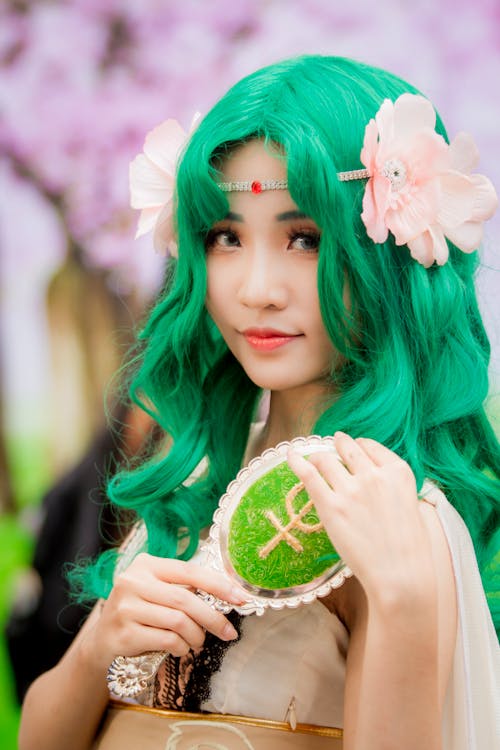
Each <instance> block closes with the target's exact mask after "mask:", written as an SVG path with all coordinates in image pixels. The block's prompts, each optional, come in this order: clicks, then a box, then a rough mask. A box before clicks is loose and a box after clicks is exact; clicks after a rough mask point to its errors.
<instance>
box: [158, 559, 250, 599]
mask: <svg viewBox="0 0 500 750" xmlns="http://www.w3.org/2000/svg"><path fill="white" fill-rule="evenodd" d="M151 564H152V567H153V572H154V574H155V575H156V576H157V577H158V578H159V579H160V580H162V581H165V582H166V583H177V584H180V585H181V586H192V587H193V588H194V589H201V590H202V591H206V592H207V593H209V594H214V596H216V597H217V598H219V599H223V600H224V601H226V602H231V604H243V603H244V602H246V601H248V600H249V596H248V594H247V593H246V592H245V591H243V589H242V588H240V587H239V586H238V585H237V584H234V583H231V582H230V581H228V579H227V578H225V576H223V575H222V574H221V573H217V572H216V571H214V570H212V569H209V568H203V567H202V566H201V565H197V564H196V563H192V562H184V561H182V560H170V559H165V558H162V557H152V563H151Z"/></svg>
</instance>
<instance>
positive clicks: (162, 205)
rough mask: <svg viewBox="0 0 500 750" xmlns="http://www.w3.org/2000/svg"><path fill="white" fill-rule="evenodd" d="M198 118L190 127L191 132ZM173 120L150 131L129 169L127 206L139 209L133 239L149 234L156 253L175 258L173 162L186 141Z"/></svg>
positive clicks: (182, 132)
mask: <svg viewBox="0 0 500 750" xmlns="http://www.w3.org/2000/svg"><path fill="white" fill-rule="evenodd" d="M198 117H199V114H198V113H197V114H196V115H195V116H194V118H193V122H192V124H191V129H190V131H189V132H192V130H193V128H194V126H195V124H196V122H197V120H198ZM188 136H189V133H186V132H185V131H184V130H183V129H182V127H181V126H180V125H179V123H178V122H177V120H166V121H165V122H163V123H162V124H161V125H158V126H157V127H156V128H154V130H151V131H150V132H149V133H148V134H147V136H146V140H145V141H144V153H142V154H139V155H138V156H136V157H135V159H134V160H133V162H132V163H131V165H130V205H131V206H132V208H138V209H141V215H140V216H139V224H138V227H137V233H136V235H135V236H136V239H137V238H138V237H141V236H142V235H143V234H146V233H147V232H150V231H151V230H153V244H154V248H155V250H156V251H157V252H159V253H162V254H165V253H166V252H167V251H169V252H170V254H171V255H173V256H174V257H176V256H177V245H176V242H175V230H174V225H173V197H174V189H175V170H176V166H177V161H178V159H179V156H180V154H181V152H182V149H183V148H184V145H185V143H186V141H187V139H188Z"/></svg>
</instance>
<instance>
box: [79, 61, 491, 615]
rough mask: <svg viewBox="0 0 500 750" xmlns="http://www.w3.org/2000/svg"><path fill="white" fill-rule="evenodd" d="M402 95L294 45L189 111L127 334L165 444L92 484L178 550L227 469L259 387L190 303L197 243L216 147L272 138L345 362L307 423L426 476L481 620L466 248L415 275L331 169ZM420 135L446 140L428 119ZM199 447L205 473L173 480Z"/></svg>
mask: <svg viewBox="0 0 500 750" xmlns="http://www.w3.org/2000/svg"><path fill="white" fill-rule="evenodd" d="M408 91H409V92H412V93H416V90H415V89H414V88H412V87H411V86H409V85H408V84H407V83H405V82H404V81H402V80H401V79H399V78H397V77H395V76H393V75H391V74H389V73H387V72H385V71H382V70H380V69H377V68H373V67H370V66H367V65H363V64H360V63H357V62H354V61H352V60H348V59H343V58H334V57H320V56H304V57H299V58H296V59H292V60H287V61H284V62H281V63H277V64H275V65H271V66H269V67H266V68H263V69H262V70H259V71H257V72H256V73H254V74H252V75H250V76H248V77H246V78H244V79H243V80H242V81H240V82H239V83H237V84H236V85H235V86H234V87H233V88H231V89H230V91H229V92H228V93H227V94H226V95H225V96H224V97H223V98H222V99H221V100H220V101H219V102H218V103H217V104H216V105H215V106H214V108H213V109H212V110H211V111H210V112H209V113H208V114H207V115H206V117H205V118H204V119H203V120H202V121H201V123H200V125H199V126H198V128H197V130H196V131H195V132H194V134H193V135H192V137H191V139H190V142H189V144H188V146H187V148H186V150H185V153H184V154H183V157H182V159H181V161H180V164H179V167H178V174H177V196H176V201H177V208H176V222H177V229H178V245H179V260H178V261H175V260H171V261H170V263H169V273H168V278H167V281H166V284H165V287H164V290H163V292H162V295H161V297H160V298H159V300H158V302H157V304H156V306H155V307H154V309H153V310H152V312H151V315H150V317H149V320H148V322H147V324H146V325H145V327H144V330H143V331H142V334H141V341H142V351H141V356H140V360H139V364H138V365H137V364H136V370H135V374H134V377H133V380H132V384H131V396H132V399H133V400H134V401H135V402H136V403H138V404H140V405H141V406H142V407H143V408H144V409H145V410H147V411H148V412H150V413H151V414H152V415H153V416H154V418H155V419H156V420H157V422H158V423H159V425H160V426H161V428H163V430H164V431H165V433H166V434H168V435H169V436H170V438H171V448H170V450H169V451H168V452H166V453H165V452H164V451H163V452H160V453H159V454H157V455H153V456H151V457H150V458H149V459H148V460H146V461H144V462H142V463H141V464H140V465H139V466H138V467H136V468H135V469H133V470H131V469H129V470H123V471H121V472H120V473H119V474H117V475H116V476H115V477H113V479H112V480H111V481H110V483H109V488H108V492H109V497H110V499H111V500H112V501H113V502H114V503H116V504H118V505H119V506H122V507H123V506H124V507H126V508H129V509H133V510H134V511H136V513H137V515H138V516H139V517H141V518H142V519H143V520H144V522H145V524H146V526H147V531H148V550H149V552H150V553H152V554H154V555H161V556H169V557H175V556H180V557H181V558H182V559H188V558H190V557H191V556H192V555H193V553H194V551H195V549H196V547H197V544H198V539H199V531H200V529H201V528H203V527H205V526H207V525H208V524H210V521H211V517H212V514H213V512H214V509H215V508H216V505H217V502H218V499H219V497H220V496H221V495H222V494H223V492H224V491H225V488H226V486H227V484H228V483H229V482H230V480H231V479H233V478H234V476H235V475H236V473H237V471H238V469H239V468H240V465H241V462H242V457H243V454H244V449H245V445H246V442H247V439H248V434H249V428H250V424H251V422H252V420H253V419H254V418H255V415H256V410H257V408H258V404H259V399H260V396H261V393H260V391H259V389H258V388H257V386H255V384H253V383H252V382H251V381H250V379H249V378H248V377H247V375H246V374H245V372H244V371H243V369H242V367H241V366H240V364H239V363H238V362H237V360H236V359H235V358H234V357H233V355H232V354H231V353H230V352H229V351H228V349H227V346H226V345H225V343H224V341H223V340H222V338H221V336H220V334H219V332H218V331H217V329H216V328H215V326H214V324H213V322H212V321H211V319H210V318H209V316H208V314H207V311H206V308H205V294H206V269H205V239H206V235H207V232H208V230H209V229H210V228H211V226H212V225H213V224H214V222H216V221H218V220H220V219H221V218H222V217H224V216H225V214H226V213H227V211H228V203H227V200H226V197H225V195H224V194H223V193H222V192H221V191H220V190H219V188H218V187H217V186H216V184H215V182H216V180H217V177H218V176H219V178H220V175H218V168H220V166H221V164H222V163H223V160H224V158H225V157H226V156H227V155H230V154H231V151H232V150H233V149H234V148H235V147H236V146H237V145H239V144H241V143H244V142H246V141H248V140H251V139H255V138H259V139H262V140H263V141H265V142H267V143H277V144H280V145H281V147H282V151H283V152H284V154H285V155H286V163H287V169H288V183H289V190H290V193H291V195H292V197H293V199H294V201H295V202H296V203H297V205H298V206H299V207H300V209H301V210H303V211H304V212H305V213H306V214H307V215H309V216H311V217H312V218H313V219H314V220H315V221H316V223H317V224H318V226H320V227H321V230H322V238H321V247H320V254H319V263H318V289H319V298H320V305H321V310H322V315H323V319H324V323H325V327H326V329H327V331H328V334H329V336H330V338H331V340H332V342H333V345H334V346H335V348H336V349H337V350H338V351H339V352H341V353H342V354H343V355H344V358H345V360H346V362H347V364H346V365H345V366H344V367H343V368H342V369H341V371H340V372H336V373H332V376H331V377H332V379H334V380H335V386H336V391H337V396H336V398H335V401H333V402H332V403H331V404H330V405H329V406H328V408H326V410H325V411H324V413H322V414H321V416H320V417H319V419H318V421H317V423H316V425H315V426H314V432H315V433H317V434H321V435H327V434H333V433H334V432H335V431H336V430H343V431H345V432H347V433H349V434H350V435H352V436H353V437H358V436H364V437H371V438H373V439H375V440H377V441H380V442H381V443H383V444H384V445H386V446H388V447H389V448H391V449H393V450H394V451H396V452H397V453H398V454H399V455H400V456H402V457H403V458H404V459H405V460H407V461H408V462H409V464H410V465H411V467H412V469H413V471H414V473H415V475H416V478H417V483H418V485H419V486H421V485H422V483H423V481H424V478H426V477H427V478H429V479H431V480H433V481H435V482H436V483H437V484H438V485H439V486H440V487H441V488H442V489H443V490H444V492H445V493H446V495H447V497H448V499H449V500H450V502H451V503H453V505H454V506H455V508H456V509H457V510H458V511H459V513H460V514H461V515H462V517H463V519H464V520H465V523H466V524H467V526H468V528H469V531H470V533H471V536H472V539H473V541H474V545H475V550H476V554H477V557H478V561H479V565H480V568H481V571H482V575H483V583H484V586H485V589H486V591H487V594H488V601H489V604H490V608H491V611H492V613H493V615H494V619H495V620H496V624H497V626H498V624H499V622H500V598H499V593H498V589H499V588H500V587H499V586H498V574H497V571H498V562H499V559H498V554H497V558H496V560H495V553H496V552H497V550H498V546H499V545H498V540H499V534H498V526H499V523H498V521H499V490H500V480H499V466H500V448H499V445H498V442H497V439H496V437H495V435H494V432H493V430H492V428H491V426H490V423H489V422H488V419H487V417H486V416H485V412H484V409H483V402H484V400H485V398H486V395H487V391H488V377H487V367H488V360H489V353H490V349H489V344H488V340H487V336H486V333H485V330H484V327H483V323H482V321H481V317H480V314H479V310H478V305H477V300H476V295H475V290H474V274H475V271H476V268H477V265H478V259H477V254H476V253H473V254H465V253H462V252H460V251H458V250H457V249H456V248H455V247H454V246H452V245H450V260H449V262H448V263H446V264H445V265H443V266H440V267H438V266H433V267H431V268H429V269H425V268H424V267H423V266H422V265H420V264H419V263H417V262H416V261H414V260H413V259H412V258H411V257H410V254H409V251H408V248H407V247H397V246H396V245H395V244H394V241H393V238H392V237H391V236H389V238H388V240H387V241H386V242H385V243H383V244H380V245H376V244H374V243H373V242H372V241H371V240H370V239H369V238H368V237H367V235H366V231H365V228H364V226H363V224H362V222H361V219H360V214H361V210H362V207H361V201H362V195H363V191H364V182H363V181H353V182H340V181H339V180H338V178H337V172H339V171H345V170H351V169H357V168H361V167H362V164H361V163H360V151H361V146H362V143H363V137H364V129H365V127H366V124H367V123H368V121H369V120H370V119H371V118H372V117H374V115H375V113H376V112H377V110H378V109H379V107H380V105H381V103H382V101H383V100H384V99H385V98H389V99H391V100H395V99H396V98H397V97H398V96H399V95H401V94H402V93H404V92H408ZM436 129H437V130H438V132H440V133H441V134H442V135H443V136H444V137H445V138H446V133H445V131H444V128H443V125H442V123H441V120H440V119H439V117H438V119H437V127H436ZM243 177H244V176H243ZM346 278H347V283H348V286H349V290H350V300H351V305H350V308H349V309H347V308H346V305H345V303H344V299H343V289H344V284H345V281H346ZM204 458H206V459H207V463H206V469H205V471H204V472H202V473H201V476H200V478H199V479H198V480H197V481H195V482H194V483H192V484H188V485H186V484H185V482H186V480H187V479H188V477H189V476H190V474H191V473H192V472H193V470H194V469H195V468H196V467H197V465H198V464H199V463H200V461H202V459H204ZM181 535H183V536H184V537H185V543H184V545H183V547H184V551H183V552H182V553H181V554H179V549H180V547H179V538H180V536H181ZM108 563H109V564H108ZM112 564H113V560H111V561H110V560H109V559H108V558H107V557H104V558H102V559H101V560H100V561H98V562H97V563H96V564H95V565H93V566H91V567H89V568H87V570H86V575H85V576H84V587H86V589H87V592H88V591H92V592H93V593H94V594H97V595H106V594H107V593H108V592H109V589H110V586H111V576H110V566H112Z"/></svg>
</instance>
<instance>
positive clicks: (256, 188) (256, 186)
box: [250, 180, 262, 194]
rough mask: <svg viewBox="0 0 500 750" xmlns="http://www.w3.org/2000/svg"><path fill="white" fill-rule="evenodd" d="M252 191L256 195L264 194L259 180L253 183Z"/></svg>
mask: <svg viewBox="0 0 500 750" xmlns="http://www.w3.org/2000/svg"><path fill="white" fill-rule="evenodd" d="M250 189H251V191H252V193H255V194H257V193H262V183H261V182H259V181H258V180H254V182H252V184H251V186H250Z"/></svg>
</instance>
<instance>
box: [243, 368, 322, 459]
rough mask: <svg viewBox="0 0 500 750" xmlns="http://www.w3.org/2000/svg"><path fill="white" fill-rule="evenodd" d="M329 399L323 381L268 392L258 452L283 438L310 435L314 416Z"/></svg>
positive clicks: (316, 415) (316, 417) (315, 417)
mask: <svg viewBox="0 0 500 750" xmlns="http://www.w3.org/2000/svg"><path fill="white" fill-rule="evenodd" d="M331 400H332V390H331V389H330V388H327V387H326V386H325V384H324V383H310V384H308V385H307V386H301V387H300V388H293V389H290V390H287V391H273V392H271V398H270V403H269V414H268V417H267V420H266V425H265V427H264V430H263V432H262V435H261V438H260V440H259V445H258V452H259V453H262V451H263V450H266V448H271V447H272V446H274V445H277V444H278V443H281V442H282V441H284V440H292V439H293V438H295V437H300V436H305V435H310V434H311V432H312V430H313V427H314V424H315V422H316V420H317V419H318V417H319V416H320V414H321V413H322V412H323V411H324V410H325V408H326V407H327V406H328V404H329V403H330V402H331Z"/></svg>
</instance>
